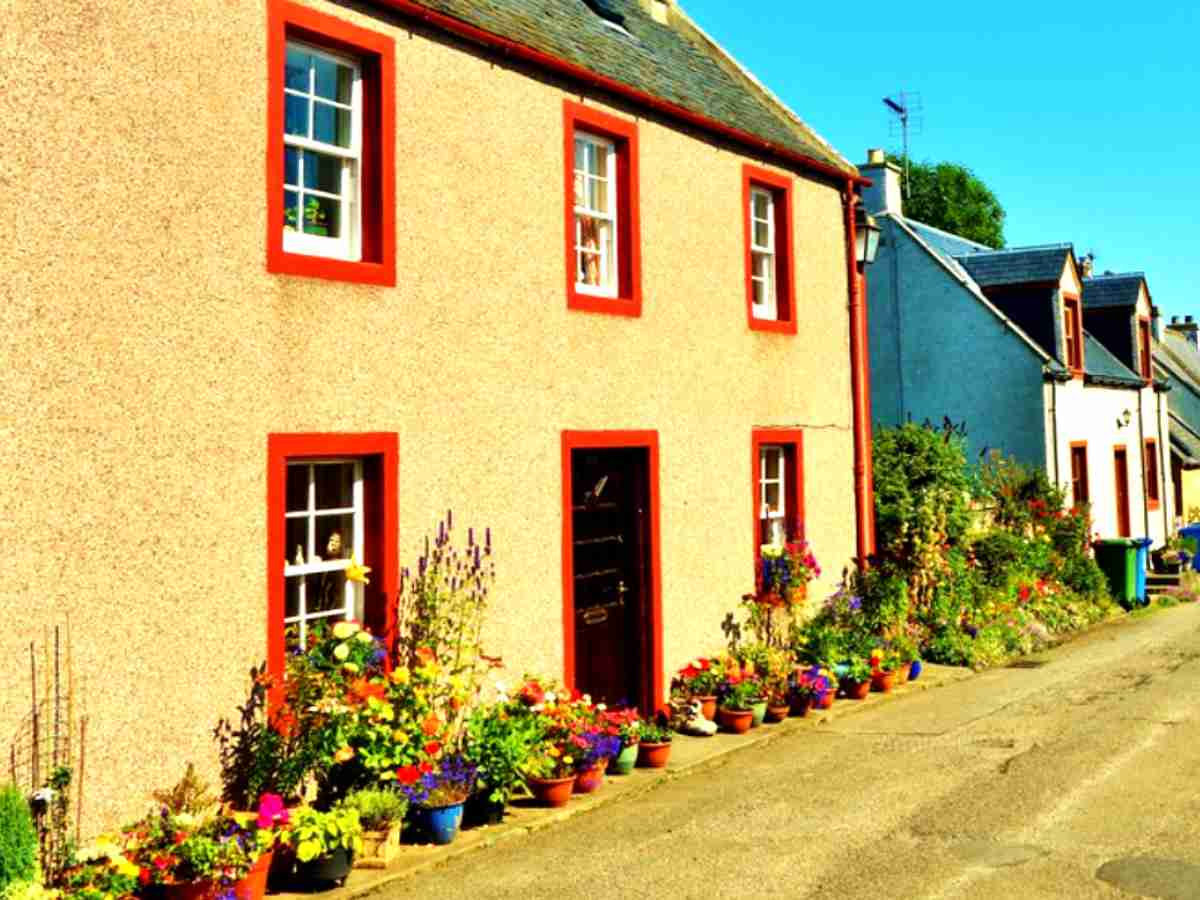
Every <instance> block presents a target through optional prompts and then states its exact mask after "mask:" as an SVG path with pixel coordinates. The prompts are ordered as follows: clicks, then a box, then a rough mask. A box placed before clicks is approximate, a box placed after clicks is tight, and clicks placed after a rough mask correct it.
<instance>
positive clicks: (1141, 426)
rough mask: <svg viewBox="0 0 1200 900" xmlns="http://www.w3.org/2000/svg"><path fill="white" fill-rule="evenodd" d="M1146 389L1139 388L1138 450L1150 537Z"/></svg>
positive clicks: (1147, 528) (1144, 518) (1145, 518)
mask: <svg viewBox="0 0 1200 900" xmlns="http://www.w3.org/2000/svg"><path fill="white" fill-rule="evenodd" d="M1144 390H1145V388H1139V389H1138V392H1137V406H1138V451H1139V452H1140V453H1141V455H1142V520H1143V521H1144V522H1145V524H1146V531H1145V532H1144V533H1143V535H1142V536H1143V537H1150V483H1149V482H1148V481H1146V429H1145V422H1144V421H1143V419H1142V391H1144Z"/></svg>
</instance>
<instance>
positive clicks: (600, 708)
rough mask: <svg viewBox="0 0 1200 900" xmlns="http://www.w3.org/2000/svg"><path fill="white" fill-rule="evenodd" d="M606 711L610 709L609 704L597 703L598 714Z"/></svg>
mask: <svg viewBox="0 0 1200 900" xmlns="http://www.w3.org/2000/svg"><path fill="white" fill-rule="evenodd" d="M606 709H608V704H607V703H597V704H596V710H597V712H604V711H605V710H606Z"/></svg>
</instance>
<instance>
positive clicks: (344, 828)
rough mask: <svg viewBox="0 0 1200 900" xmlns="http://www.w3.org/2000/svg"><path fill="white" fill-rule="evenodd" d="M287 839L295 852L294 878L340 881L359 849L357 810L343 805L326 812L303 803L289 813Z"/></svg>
mask: <svg viewBox="0 0 1200 900" xmlns="http://www.w3.org/2000/svg"><path fill="white" fill-rule="evenodd" d="M290 839H291V844H292V847H293V848H295V851H296V880H297V881H299V882H300V883H302V884H314V883H315V884H330V883H335V884H341V883H342V882H344V881H345V880H346V876H347V875H349V874H350V867H351V865H352V864H353V862H354V855H355V854H356V853H358V852H359V851H360V850H361V849H362V824H361V822H360V821H359V818H358V812H357V811H356V810H354V809H351V808H348V807H345V806H338V807H335V808H333V809H331V810H329V811H328V812H320V811H318V810H315V809H313V808H312V807H309V806H303V807H300V808H299V809H297V810H294V811H293V813H292V828H291V835H290Z"/></svg>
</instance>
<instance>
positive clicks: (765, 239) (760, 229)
mask: <svg viewBox="0 0 1200 900" xmlns="http://www.w3.org/2000/svg"><path fill="white" fill-rule="evenodd" d="M770 242H771V227H770V226H769V225H767V223H766V222H758V221H755V223H754V243H755V245H756V246H759V247H769V246H770Z"/></svg>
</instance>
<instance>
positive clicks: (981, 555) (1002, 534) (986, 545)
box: [971, 528, 1025, 587]
mask: <svg viewBox="0 0 1200 900" xmlns="http://www.w3.org/2000/svg"><path fill="white" fill-rule="evenodd" d="M971 550H972V552H973V553H974V554H975V562H976V563H978V565H979V571H980V574H981V575H982V576H983V580H984V581H985V582H986V583H987V584H989V585H991V586H993V587H1000V586H1002V585H1004V584H1005V583H1006V582H1007V581H1008V576H1009V572H1010V571H1011V570H1012V569H1013V568H1015V567H1016V566H1017V565H1018V564H1020V563H1021V562H1022V561H1023V557H1024V556H1025V541H1024V540H1023V539H1022V538H1020V537H1018V536H1017V535H1015V534H1013V533H1012V532H1011V531H1007V530H1005V529H1003V528H995V529H992V530H991V531H989V532H987V533H986V534H984V535H983V536H982V537H980V538H978V539H977V540H976V541H975V543H974V544H972V545H971Z"/></svg>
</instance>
